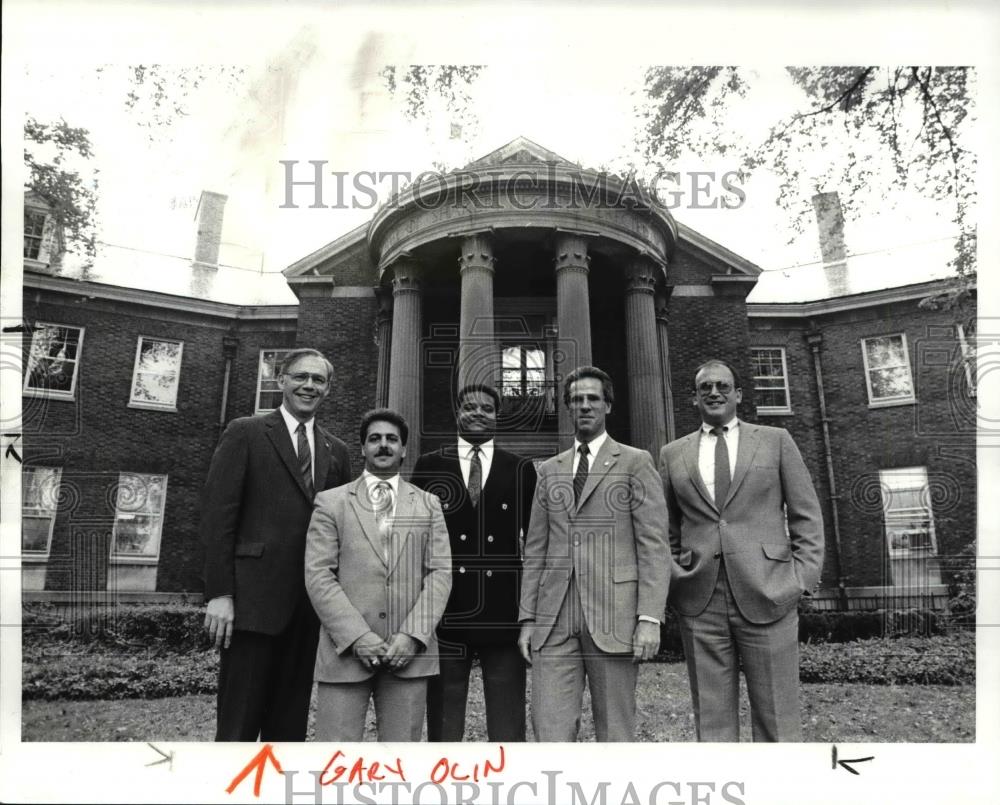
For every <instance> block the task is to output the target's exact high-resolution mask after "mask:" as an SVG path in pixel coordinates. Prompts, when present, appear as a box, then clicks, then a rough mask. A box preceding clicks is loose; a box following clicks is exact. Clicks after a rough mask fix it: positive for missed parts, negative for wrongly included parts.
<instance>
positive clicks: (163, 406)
mask: <svg viewBox="0 0 1000 805" xmlns="http://www.w3.org/2000/svg"><path fill="white" fill-rule="evenodd" d="M143 341H160V342H163V343H168V344H177V345H178V346H179V347H180V351H179V353H178V355H177V379H176V383H175V386H174V400H173V402H172V403H156V402H150V401H149V400H137V399H136V398H135V383H136V379H137V378H138V375H139V359H140V358H141V357H142V344H143ZM183 365H184V342H183V341H181V340H180V339H178V338H163V337H161V336H154V335H140V336H139V337H138V340H137V341H136V345H135V362H134V363H133V364H132V382H131V385H130V386H129V401H128V407H129V408H141V409H143V410H147V411H174V412H176V411H177V398H178V397H179V396H180V390H181V368H182V367H183Z"/></svg>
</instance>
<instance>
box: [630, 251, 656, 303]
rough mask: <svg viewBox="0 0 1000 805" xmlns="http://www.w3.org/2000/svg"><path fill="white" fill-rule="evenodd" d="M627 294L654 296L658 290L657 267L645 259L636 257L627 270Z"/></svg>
mask: <svg viewBox="0 0 1000 805" xmlns="http://www.w3.org/2000/svg"><path fill="white" fill-rule="evenodd" d="M625 277H626V284H625V292H626V293H647V294H652V293H653V291H654V289H655V288H656V266H654V265H653V263H652V261H651V260H647V259H646V258H645V257H636V258H634V259H633V260H632V261H631V262H630V263H629V264H628V267H627V268H626V269H625Z"/></svg>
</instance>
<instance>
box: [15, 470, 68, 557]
mask: <svg viewBox="0 0 1000 805" xmlns="http://www.w3.org/2000/svg"><path fill="white" fill-rule="evenodd" d="M37 470H50V471H52V470H54V471H55V477H56V483H55V493H54V494H55V500H54V501H53V503H52V507H51V509H50V510H49V512H50V513H49V514H43V513H41V511H42V510H41V508H39V509H38V512H39V513H38V514H35V513H34V509H33V510H32V512H28V511H26V506H25V504H24V490H25V489H26V484H25V483H24V473H27V472H31V473H34V472H35V471H37ZM62 471H63V468H62V467H44V466H31V467H23V468H22V469H21V561H22V562H48V561H49V557H50V556H51V555H52V534H53V533H54V531H55V525H56V517H58V515H59V490H60V488H61V486H62ZM28 517H37V518H41V517H48V518H49V533H48V537H47V539H46V541H45V551H44V553H43V552H42V551H26V550H25V549H24V520H25V519H26V518H28Z"/></svg>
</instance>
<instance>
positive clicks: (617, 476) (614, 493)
mask: <svg viewBox="0 0 1000 805" xmlns="http://www.w3.org/2000/svg"><path fill="white" fill-rule="evenodd" d="M573 455H574V453H573V450H572V449H570V450H567V451H565V452H563V453H560V454H559V455H557V456H555V457H553V458H550V459H548V460H547V461H545V462H544V463H543V464H542V465H541V467H540V468H539V470H538V488H537V491H536V493H535V502H534V505H533V506H532V509H531V524H530V525H529V527H528V536H527V539H526V541H525V545H524V580H523V583H522V586H521V609H520V613H519V616H520V620H522V621H524V620H530V619H534V621H535V628H534V630H533V633H532V646H534V647H538V648H540V647H541V646H542V645H543V644H544V642H545V639H546V638H547V637H548V635H549V633H550V632H551V631H552V626H553V624H554V623H555V620H556V616H557V615H558V614H559V609H560V607H561V606H562V602H563V599H564V598H565V597H566V592H567V590H568V588H569V582H570V577H571V574H573V573H575V574H576V583H577V587H578V589H579V591H580V599H581V601H582V603H583V611H584V616H585V617H586V621H587V626H588V628H589V629H590V634H591V636H592V637H593V640H594V642H595V643H596V644H597V646H598V648H600V649H601V651H606V652H611V653H624V652H630V651H631V650H632V634H633V632H634V631H635V626H636V622H637V618H638V616H639V615H646V616H648V617H651V618H656V619H657V620H660V621H662V620H663V615H664V611H665V609H666V600H667V588H668V584H669V582H670V551H669V549H668V547H667V537H666V532H667V522H666V520H667V510H666V507H665V505H664V502H663V486H662V484H661V483H660V478H659V476H658V475H657V474H656V468H655V467H654V466H653V459H652V457H651V456H650V455H649V453H647V452H646V451H645V450H638V449H636V448H634V447H629V446H627V445H624V444H619V443H618V442H616V441H615V440H614V439H612V438H611V437H610V436H609V437H608V438H607V439H606V440H605V442H604V444H603V445H601V449H600V450H598V452H597V455H596V456H594V458H593V459H592V460H591V465H590V472H589V474H588V476H587V483H586V485H585V486H584V488H583V492H582V493H581V495H580V500H579V502H578V504H576V505H574V503H573Z"/></svg>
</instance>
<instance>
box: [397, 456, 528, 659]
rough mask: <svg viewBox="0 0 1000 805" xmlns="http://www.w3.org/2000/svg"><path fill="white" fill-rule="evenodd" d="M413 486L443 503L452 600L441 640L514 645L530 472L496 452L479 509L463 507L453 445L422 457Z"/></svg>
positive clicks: (440, 629) (522, 462) (523, 461)
mask: <svg viewBox="0 0 1000 805" xmlns="http://www.w3.org/2000/svg"><path fill="white" fill-rule="evenodd" d="M412 480H413V483H414V484H416V485H417V486H419V487H420V488H421V489H424V490H426V491H428V492H433V493H435V494H436V495H437V496H438V497H439V498H440V499H441V507H442V509H443V510H444V519H445V523H446V524H447V526H448V538H449V540H450V541H451V558H452V577H451V596H450V597H449V598H448V606H447V607H446V608H445V614H444V617H443V618H442V620H441V623H440V625H439V626H438V635H439V637H440V638H441V639H442V640H447V641H452V642H461V643H467V644H476V645H483V644H497V643H515V642H517V635H518V631H519V627H518V624H517V610H518V602H519V600H520V595H521V533H522V531H523V532H524V533H527V531H528V521H529V519H530V517H531V501H532V498H533V497H534V494H535V466H534V464H533V463H532V461H531V460H530V459H526V458H522V457H521V456H518V455H515V454H514V453H509V452H507V451H506V450H501V449H500V448H499V447H494V449H493V463H492V464H491V466H490V474H489V476H488V477H487V478H486V483H485V484H483V490H482V494H481V495H480V498H479V505H478V506H473V505H472V502H471V501H470V500H469V495H468V489H467V488H466V486H465V481H464V480H463V479H462V468H461V466H460V465H459V463H458V445H457V444H452V445H449V446H447V447H442V448H441V449H440V450H437V451H435V452H433V453H425V454H424V455H422V456H420V458H419V459H417V463H416V465H415V466H414V468H413V475H412Z"/></svg>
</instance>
